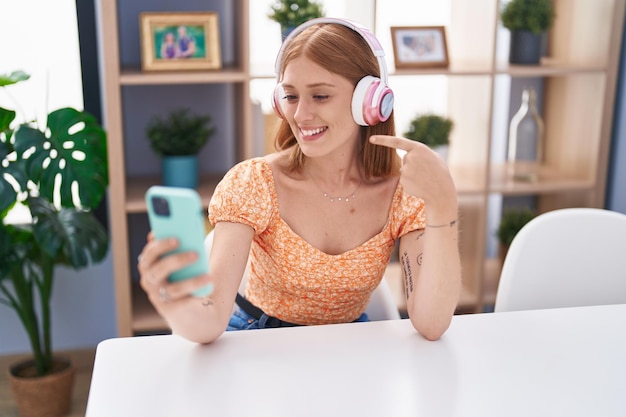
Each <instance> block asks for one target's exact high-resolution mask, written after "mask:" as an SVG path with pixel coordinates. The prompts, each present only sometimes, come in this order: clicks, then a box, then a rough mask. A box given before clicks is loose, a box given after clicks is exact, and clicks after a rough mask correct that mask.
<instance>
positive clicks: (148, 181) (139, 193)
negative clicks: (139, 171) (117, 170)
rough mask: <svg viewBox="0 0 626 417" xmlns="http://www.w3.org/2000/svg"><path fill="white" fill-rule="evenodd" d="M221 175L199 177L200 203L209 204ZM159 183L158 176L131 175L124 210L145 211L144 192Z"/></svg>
mask: <svg viewBox="0 0 626 417" xmlns="http://www.w3.org/2000/svg"><path fill="white" fill-rule="evenodd" d="M221 178H222V175H219V174H215V175H206V176H203V177H201V178H200V180H199V184H198V187H197V190H198V191H199V192H200V196H201V199H202V205H203V206H204V207H208V206H209V201H211V197H212V196H213V191H214V190H215V187H216V186H217V183H218V182H219V181H220V179H221ZM158 184H161V178H159V177H133V178H129V179H128V180H127V183H126V211H127V212H128V213H145V212H146V210H147V207H146V200H145V198H144V197H145V194H146V191H148V188H150V187H151V186H153V185H158Z"/></svg>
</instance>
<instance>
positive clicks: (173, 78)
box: [120, 68, 248, 85]
mask: <svg viewBox="0 0 626 417" xmlns="http://www.w3.org/2000/svg"><path fill="white" fill-rule="evenodd" d="M244 82H248V75H247V74H246V73H245V72H244V71H242V70H241V69H239V68H233V69H228V68H227V69H224V70H215V71H184V72H180V71H176V72H173V71H172V72H143V71H141V70H140V69H125V70H123V71H122V72H121V73H120V84H121V85H158V84H224V83H244Z"/></svg>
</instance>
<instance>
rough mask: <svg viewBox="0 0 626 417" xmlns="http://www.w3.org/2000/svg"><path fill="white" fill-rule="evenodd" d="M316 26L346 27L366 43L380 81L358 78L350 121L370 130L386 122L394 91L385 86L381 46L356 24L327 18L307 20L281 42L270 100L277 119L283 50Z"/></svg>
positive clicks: (279, 113) (279, 106)
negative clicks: (274, 85)
mask: <svg viewBox="0 0 626 417" xmlns="http://www.w3.org/2000/svg"><path fill="white" fill-rule="evenodd" d="M318 23H335V24H338V25H342V26H346V27H348V28H350V29H352V30H354V31H355V32H356V33H358V34H359V35H361V37H363V39H365V41H366V42H367V44H368V45H369V47H370V48H371V49H372V52H373V53H374V55H375V56H376V59H377V60H378V67H379V69H380V78H378V77H374V76H372V75H366V76H365V77H363V78H361V79H360V80H359V82H358V83H357V85H356V87H355V89H354V93H353V94H352V117H353V118H354V121H355V122H356V123H357V124H359V125H361V126H373V125H376V124H378V123H380V122H384V121H385V120H387V119H389V116H390V115H391V111H392V110H393V91H391V89H390V88H389V87H388V86H387V65H386V64H385V51H383V48H382V46H381V45H380V42H378V39H376V37H375V36H374V34H373V33H372V32H371V31H370V30H368V29H367V28H365V27H364V26H361V25H359V24H358V23H356V22H353V21H351V20H347V19H336V18H330V17H320V18H317V19H312V20H309V21H307V22H305V23H303V24H301V25H300V26H298V27H296V28H295V29H294V30H293V31H292V32H291V33H290V34H289V36H287V38H286V39H285V40H284V42H283V44H282V46H281V48H280V51H278V56H277V57H276V65H275V67H274V72H275V73H276V79H277V80H278V84H277V85H276V87H275V88H274V95H273V99H272V107H273V108H274V112H275V113H276V115H277V116H278V117H280V118H283V119H284V118H285V116H284V113H283V110H282V107H281V99H282V98H283V92H282V88H281V82H282V78H281V77H282V67H281V66H282V60H283V54H284V53H285V48H286V47H287V45H288V44H289V42H291V40H292V39H293V38H295V37H296V36H297V35H298V34H299V33H300V32H302V31H303V30H305V29H306V28H308V27H309V26H313V25H315V24H318Z"/></svg>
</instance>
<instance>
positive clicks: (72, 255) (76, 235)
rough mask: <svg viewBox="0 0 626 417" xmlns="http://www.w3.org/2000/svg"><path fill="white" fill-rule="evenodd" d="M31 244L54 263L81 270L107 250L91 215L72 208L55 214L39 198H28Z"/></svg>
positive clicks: (103, 235) (99, 228) (101, 256)
mask: <svg viewBox="0 0 626 417" xmlns="http://www.w3.org/2000/svg"><path fill="white" fill-rule="evenodd" d="M29 200H30V206H31V211H32V214H33V218H34V220H35V223H34V225H33V233H34V235H35V240H36V241H37V243H38V244H39V246H40V247H41V250H43V251H44V252H45V253H47V254H48V255H49V256H50V257H52V258H53V259H56V261H57V262H60V263H64V264H67V265H70V266H72V267H74V268H77V269H78V268H83V267H86V266H88V265H89V263H90V262H93V263H95V262H100V261H101V260H102V259H104V257H105V255H106V253H107V250H108V243H109V241H108V235H107V233H106V231H105V230H104V227H102V225H101V224H100V223H99V222H98V220H97V219H96V218H95V216H94V215H93V213H91V212H87V211H81V210H77V209H74V208H62V209H61V210H58V211H57V210H56V208H55V207H54V206H52V205H51V204H50V203H49V202H48V201H46V200H44V199H42V198H31V199H29Z"/></svg>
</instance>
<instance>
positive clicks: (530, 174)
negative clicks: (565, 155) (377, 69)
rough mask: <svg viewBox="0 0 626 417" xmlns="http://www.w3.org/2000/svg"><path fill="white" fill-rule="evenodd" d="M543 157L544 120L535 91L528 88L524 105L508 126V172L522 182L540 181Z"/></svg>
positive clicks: (511, 176)
mask: <svg viewBox="0 0 626 417" xmlns="http://www.w3.org/2000/svg"><path fill="white" fill-rule="evenodd" d="M542 160H543V120H542V119H541V117H540V116H539V113H538V112H537V97H536V93H535V90H534V89H533V88H532V87H531V88H525V89H524V91H523V92H522V104H521V105H520V108H519V110H518V111H517V113H515V115H514V116H513V118H512V119H511V124H510V125H509V143H508V149H507V174H508V176H509V178H511V179H514V180H521V181H537V179H538V177H539V167H540V166H541V163H542Z"/></svg>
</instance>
